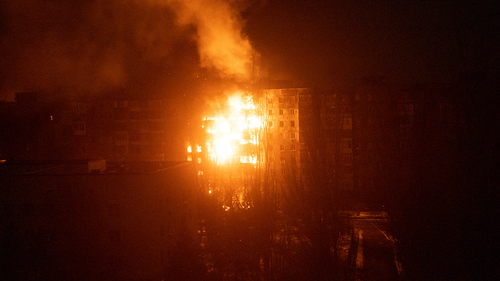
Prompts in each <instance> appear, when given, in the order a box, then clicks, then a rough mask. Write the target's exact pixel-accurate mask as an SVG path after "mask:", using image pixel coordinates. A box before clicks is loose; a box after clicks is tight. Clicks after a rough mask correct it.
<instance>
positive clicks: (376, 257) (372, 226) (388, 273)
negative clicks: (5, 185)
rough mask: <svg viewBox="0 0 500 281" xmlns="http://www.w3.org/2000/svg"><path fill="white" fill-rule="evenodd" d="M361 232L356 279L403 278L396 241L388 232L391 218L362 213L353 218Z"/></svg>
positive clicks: (354, 224)
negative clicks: (396, 250)
mask: <svg viewBox="0 0 500 281" xmlns="http://www.w3.org/2000/svg"><path fill="white" fill-rule="evenodd" d="M352 224H353V226H354V229H355V230H356V231H358V233H359V234H360V243H359V244H360V245H359V247H358V257H357V272H356V280H361V281H366V280H401V279H400V277H399V274H398V266H397V261H396V259H395V257H394V256H395V255H394V247H395V246H394V243H393V242H392V238H391V237H390V235H388V234H387V230H388V226H389V220H388V219H387V218H383V217H374V216H368V215H367V214H366V213H361V215H360V216H356V217H354V218H353V220H352Z"/></svg>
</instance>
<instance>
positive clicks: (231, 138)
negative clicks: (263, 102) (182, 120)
mask: <svg viewBox="0 0 500 281" xmlns="http://www.w3.org/2000/svg"><path fill="white" fill-rule="evenodd" d="M204 119H205V124H204V125H203V127H204V129H205V132H206V134H207V152H208V155H207V157H208V158H209V159H210V160H211V161H215V162H216V163H226V162H228V161H229V160H231V159H232V160H233V161H235V162H240V163H253V164H255V163H256V160H257V142H258V133H259V130H260V129H261V128H262V124H263V122H262V120H261V118H260V117H259V116H258V115H257V110H256V107H255V104H254V101H253V99H252V96H251V95H249V94H244V93H242V92H236V93H234V94H233V95H231V96H230V97H229V98H228V101H227V105H226V107H224V108H222V109H221V110H219V112H217V113H215V114H213V116H211V117H206V118H204Z"/></svg>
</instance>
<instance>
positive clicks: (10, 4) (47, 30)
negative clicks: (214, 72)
mask: <svg viewBox="0 0 500 281" xmlns="http://www.w3.org/2000/svg"><path fill="white" fill-rule="evenodd" d="M0 5H1V6H0V8H1V9H0V10H1V12H0V13H1V15H0V24H1V27H0V52H1V54H2V58H1V61H0V71H1V72H0V75H1V78H0V94H1V99H7V100H12V99H13V95H14V93H15V92H18V91H29V90H37V91H40V90H47V91H53V90H60V91H65V92H74V93H80V92H83V93H98V92H102V91H106V90H107V89H112V88H127V89H130V90H131V91H137V92H142V93H144V92H149V93H153V94H156V93H161V92H172V93H174V92H180V91H184V92H185V91H189V90H192V88H193V87H195V86H196V85H197V84H196V81H198V80H197V79H200V78H202V77H201V76H203V75H205V74H204V73H205V72H204V71H203V70H202V69H200V68H199V63H200V58H199V55H198V52H197V42H196V39H197V34H196V32H197V29H196V27H195V26H194V25H193V24H189V23H187V24H183V25H179V24H178V16H177V15H176V13H175V12H174V11H173V10H172V9H171V8H170V7H169V6H168V5H165V4H160V3H154V2H147V1H132V0H129V1H118V0H112V1H109V0H106V1H105V0H94V1H71V0H52V1H36V0H19V1H8V0H5V1H4V0H1V4H0ZM197 76H198V77H197ZM205 76H206V75H205ZM182 83H184V84H186V85H187V87H184V88H183V89H181V88H180V87H179V86H178V85H179V84H182Z"/></svg>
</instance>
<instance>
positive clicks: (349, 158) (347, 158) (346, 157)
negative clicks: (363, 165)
mask: <svg viewBox="0 0 500 281" xmlns="http://www.w3.org/2000/svg"><path fill="white" fill-rule="evenodd" d="M342 160H343V162H345V163H351V162H352V155H344V156H343V157H342Z"/></svg>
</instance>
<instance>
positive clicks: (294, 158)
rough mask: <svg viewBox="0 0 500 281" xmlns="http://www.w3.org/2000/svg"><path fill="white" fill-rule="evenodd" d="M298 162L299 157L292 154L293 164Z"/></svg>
mask: <svg viewBox="0 0 500 281" xmlns="http://www.w3.org/2000/svg"><path fill="white" fill-rule="evenodd" d="M295 162H297V158H296V157H295V156H292V164H295Z"/></svg>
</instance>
